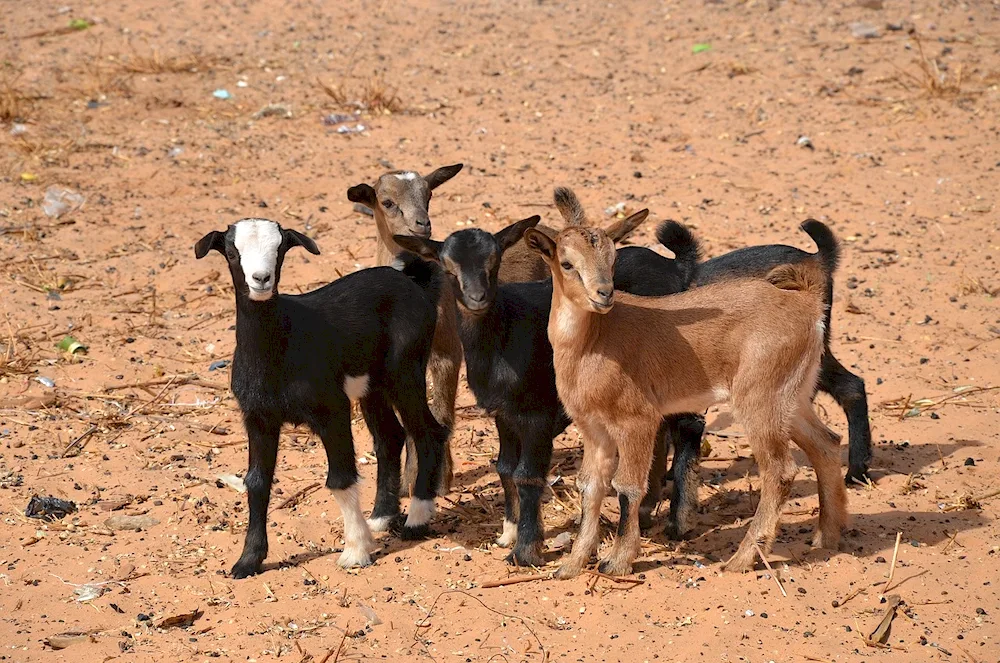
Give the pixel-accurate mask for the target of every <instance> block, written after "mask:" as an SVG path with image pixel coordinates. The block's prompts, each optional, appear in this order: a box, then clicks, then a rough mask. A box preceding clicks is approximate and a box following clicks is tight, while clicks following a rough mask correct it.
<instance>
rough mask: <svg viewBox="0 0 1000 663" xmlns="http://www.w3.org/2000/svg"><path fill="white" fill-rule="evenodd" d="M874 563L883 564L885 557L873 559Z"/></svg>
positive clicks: (880, 556)
mask: <svg viewBox="0 0 1000 663" xmlns="http://www.w3.org/2000/svg"><path fill="white" fill-rule="evenodd" d="M875 563H876V564H885V557H882V555H879V556H878V557H876V558H875Z"/></svg>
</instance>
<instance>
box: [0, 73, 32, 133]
mask: <svg viewBox="0 0 1000 663" xmlns="http://www.w3.org/2000/svg"><path fill="white" fill-rule="evenodd" d="M20 78H21V73H20V72H11V71H4V73H3V74H2V75H0V121H3V122H23V121H24V120H26V119H27V118H28V117H29V116H30V115H31V112H32V111H33V110H34V106H35V101H37V100H38V99H41V96H39V95H37V94H33V93H30V92H28V91H26V90H24V89H23V88H22V87H21V86H20V85H19V84H18V81H19V79H20Z"/></svg>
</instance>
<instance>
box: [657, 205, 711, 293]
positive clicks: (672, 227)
mask: <svg viewBox="0 0 1000 663" xmlns="http://www.w3.org/2000/svg"><path fill="white" fill-rule="evenodd" d="M656 241H658V242H659V243H660V244H662V245H663V246H665V247H667V248H668V249H670V250H671V251H673V253H674V261H675V263H676V265H677V268H678V270H679V271H680V273H681V277H682V278H683V279H684V287H685V288H688V287H690V286H691V285H693V284H694V282H695V279H697V278H698V262H699V261H700V260H701V245H700V244H699V243H698V240H697V239H695V236H694V235H693V234H691V231H690V230H688V229H687V227H685V226H683V225H681V224H680V223H677V222H676V221H664V222H663V223H661V224H660V225H659V227H657V229H656Z"/></svg>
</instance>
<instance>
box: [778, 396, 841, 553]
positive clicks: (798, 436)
mask: <svg viewBox="0 0 1000 663" xmlns="http://www.w3.org/2000/svg"><path fill="white" fill-rule="evenodd" d="M792 441H794V442H795V444H797V445H798V446H799V447H800V448H801V449H802V450H803V451H805V452H806V455H807V456H808V457H809V462H810V463H812V466H813V468H814V469H815V470H816V483H817V484H818V486H819V487H818V492H819V527H818V528H817V529H816V535H815V536H814V537H813V545H814V546H816V547H817V548H828V549H830V550H836V549H837V547H838V545H839V543H840V534H841V532H842V531H843V529H844V527H846V526H847V491H846V490H845V488H844V482H843V481H842V480H841V478H840V436H839V435H837V434H836V433H834V432H833V431H832V430H830V429H829V428H827V427H826V425H825V424H824V423H823V422H822V421H821V420H820V418H819V417H817V416H816V413H815V411H814V410H813V409H812V403H804V404H803V405H802V406H801V408H800V411H799V416H798V417H797V418H796V419H795V421H794V422H793V423H792Z"/></svg>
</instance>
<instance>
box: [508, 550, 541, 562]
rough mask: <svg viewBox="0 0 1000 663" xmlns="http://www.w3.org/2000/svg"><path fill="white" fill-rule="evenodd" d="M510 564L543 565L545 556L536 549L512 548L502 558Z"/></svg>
mask: <svg viewBox="0 0 1000 663" xmlns="http://www.w3.org/2000/svg"><path fill="white" fill-rule="evenodd" d="M504 561H506V562H507V563H508V564H510V565H511V566H545V558H543V557H542V555H541V554H540V553H539V552H538V551H537V550H532V549H530V548H529V549H526V550H512V551H511V552H510V554H508V555H507V557H505V558H504Z"/></svg>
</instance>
